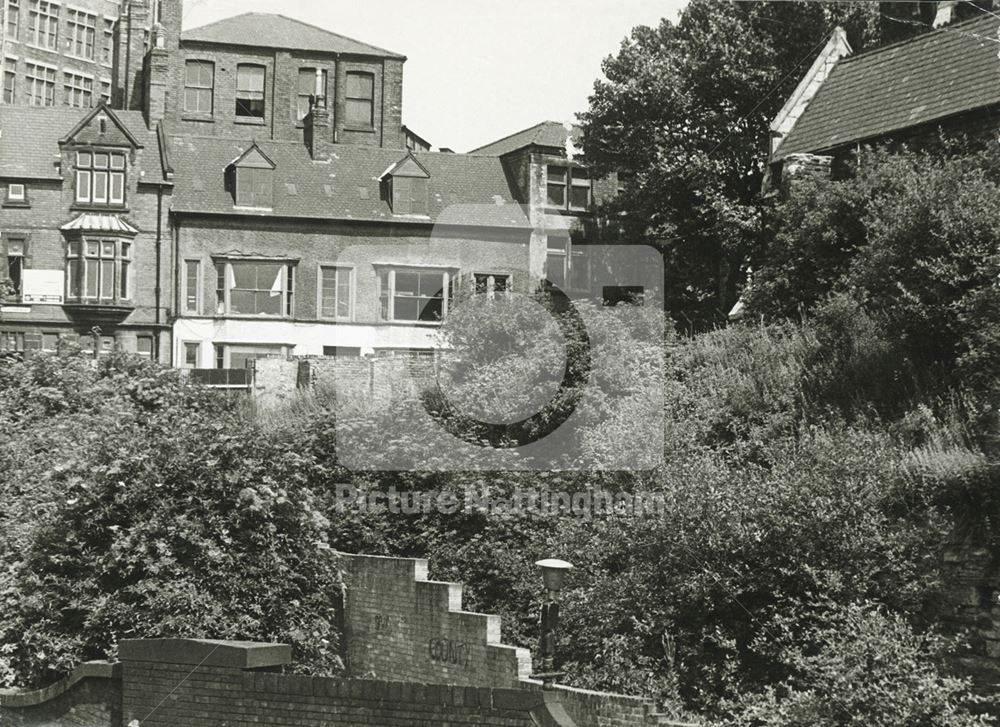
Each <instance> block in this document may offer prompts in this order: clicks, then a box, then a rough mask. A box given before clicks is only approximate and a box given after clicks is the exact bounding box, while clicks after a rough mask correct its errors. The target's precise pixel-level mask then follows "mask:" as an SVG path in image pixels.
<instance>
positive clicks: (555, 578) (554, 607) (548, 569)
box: [532, 558, 573, 688]
mask: <svg viewBox="0 0 1000 727" xmlns="http://www.w3.org/2000/svg"><path fill="white" fill-rule="evenodd" d="M535 565H537V566H538V567H539V568H541V569H542V581H543V583H544V584H545V601H544V602H543V603H542V614H541V620H540V626H541V629H540V633H539V637H538V646H539V654H540V656H541V660H542V671H541V672H540V673H536V674H532V676H533V677H534V678H536V679H541V680H542V686H543V687H544V688H550V687H551V686H552V684H553V682H555V680H556V679H557V678H559V677H561V676H563V675H562V673H561V672H557V671H556V670H555V668H556V667H555V660H556V635H557V634H558V632H559V591H561V590H562V586H563V579H564V578H565V577H566V572H567V571H568V570H570V569H571V568H572V567H573V564H572V563H567V562H566V561H565V560H559V559H557V558H546V559H545V560H540V561H538V562H536V563H535Z"/></svg>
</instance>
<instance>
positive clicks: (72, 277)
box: [65, 234, 135, 305]
mask: <svg viewBox="0 0 1000 727" xmlns="http://www.w3.org/2000/svg"><path fill="white" fill-rule="evenodd" d="M111 244H113V245H114V253H113V254H111V255H109V254H108V253H107V249H108V248H107V245H111ZM91 245H94V246H95V247H94V249H95V250H96V252H94V253H91V252H90V250H91ZM134 250H135V241H134V240H133V239H132V238H131V237H121V236H115V235H89V234H84V235H80V236H78V237H77V236H74V237H73V238H71V239H70V240H69V241H68V242H67V245H66V297H65V300H66V301H67V302H70V303H80V304H86V305H131V303H132V300H133V297H134V295H135V280H134V279H135V252H134ZM108 263H110V268H109V266H108ZM109 270H110V272H111V276H112V278H111V281H110V283H109V282H108V280H107V277H106V276H107V274H108V272H109ZM92 271H93V281H94V284H93V289H94V291H95V294H94V295H91V294H90V288H91V285H90V283H91V280H92V277H91V272H92ZM74 285H75V286H76V287H75V288H74ZM108 286H110V291H111V294H110V295H107V294H106V293H105V291H106V289H107V287H108ZM74 291H75V294H74Z"/></svg>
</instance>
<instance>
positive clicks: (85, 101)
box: [63, 71, 94, 109]
mask: <svg viewBox="0 0 1000 727" xmlns="http://www.w3.org/2000/svg"><path fill="white" fill-rule="evenodd" d="M76 100H79V101H80V103H73V101H76ZM63 105H64V106H71V107H73V108H80V109H87V108H90V107H91V106H93V105H94V77H93V76H91V75H89V74H86V73H79V72H77V71H63Z"/></svg>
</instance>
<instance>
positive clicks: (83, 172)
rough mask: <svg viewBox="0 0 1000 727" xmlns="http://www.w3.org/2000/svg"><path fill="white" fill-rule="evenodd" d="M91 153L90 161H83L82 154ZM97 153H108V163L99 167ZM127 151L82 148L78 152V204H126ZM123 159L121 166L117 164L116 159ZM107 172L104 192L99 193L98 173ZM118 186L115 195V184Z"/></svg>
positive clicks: (76, 168)
mask: <svg viewBox="0 0 1000 727" xmlns="http://www.w3.org/2000/svg"><path fill="white" fill-rule="evenodd" d="M83 154H88V155H90V162H89V163H83V158H82V156H81V155H83ZM97 154H107V155H108V165H107V166H106V167H99V166H97V164H96V155H97ZM127 156H128V155H127V153H126V152H124V151H122V150H120V149H80V150H78V151H77V152H76V158H75V159H74V165H73V168H74V171H75V172H76V193H75V199H76V203H77V204H87V205H106V206H113V207H121V206H124V204H125V185H126V182H127V179H126V175H125V171H126V169H127V168H128V159H127ZM117 159H120V160H121V167H120V168H119V167H116V166H115V160H117ZM98 174H105V175H107V176H106V182H105V187H104V194H103V195H101V196H98V195H97V185H96V180H97V175H98ZM116 183H117V186H118V191H119V194H118V195H117V196H116V195H115V186H116Z"/></svg>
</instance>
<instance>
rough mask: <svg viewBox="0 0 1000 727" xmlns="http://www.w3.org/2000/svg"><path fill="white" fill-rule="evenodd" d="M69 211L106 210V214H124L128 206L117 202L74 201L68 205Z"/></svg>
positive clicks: (127, 210)
mask: <svg viewBox="0 0 1000 727" xmlns="http://www.w3.org/2000/svg"><path fill="white" fill-rule="evenodd" d="M69 211H70V212H106V213H108V214H126V213H128V212H129V208H128V207H127V206H126V205H117V204H114V205H112V204H87V203H86V202H75V203H74V204H72V205H70V208H69Z"/></svg>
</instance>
